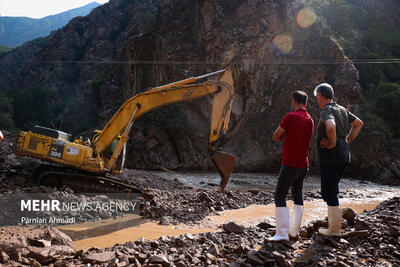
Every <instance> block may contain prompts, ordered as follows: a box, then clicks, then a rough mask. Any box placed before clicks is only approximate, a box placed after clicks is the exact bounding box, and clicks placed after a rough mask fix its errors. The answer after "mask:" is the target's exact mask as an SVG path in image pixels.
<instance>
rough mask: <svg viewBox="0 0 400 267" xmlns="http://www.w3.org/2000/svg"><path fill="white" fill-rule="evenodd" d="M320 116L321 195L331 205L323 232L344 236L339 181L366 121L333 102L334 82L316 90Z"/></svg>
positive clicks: (324, 84)
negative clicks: (341, 231) (326, 227)
mask: <svg viewBox="0 0 400 267" xmlns="http://www.w3.org/2000/svg"><path fill="white" fill-rule="evenodd" d="M314 95H315V97H316V98H317V102H318V105H319V107H320V108H321V113H320V119H319V122H318V128H317V146H318V158H319V164H320V169H321V194H322V198H323V200H324V201H325V202H326V203H327V204H328V222H329V228H328V229H319V233H320V234H323V235H328V236H340V235H341V233H340V229H341V227H342V212H341V210H340V207H339V198H338V195H339V180H340V178H341V177H342V175H343V173H344V170H345V168H346V166H347V164H349V163H350V159H351V157H350V150H349V144H350V143H351V142H352V141H353V140H354V139H355V138H356V137H357V135H358V134H359V132H360V130H361V128H362V126H363V122H362V121H361V120H360V119H359V118H357V116H355V115H354V114H353V113H351V112H350V111H348V110H347V109H345V108H344V107H342V106H340V105H338V104H336V103H335V102H333V97H334V91H333V88H332V86H331V85H330V84H327V83H322V84H320V85H318V86H317V87H316V88H315V90H314Z"/></svg>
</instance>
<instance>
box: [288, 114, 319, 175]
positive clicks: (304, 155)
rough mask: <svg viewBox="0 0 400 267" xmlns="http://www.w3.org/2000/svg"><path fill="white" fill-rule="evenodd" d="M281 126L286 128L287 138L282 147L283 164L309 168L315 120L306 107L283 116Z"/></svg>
mask: <svg viewBox="0 0 400 267" xmlns="http://www.w3.org/2000/svg"><path fill="white" fill-rule="evenodd" d="M280 127H281V128H283V129H285V132H286V139H285V142H284V143H283V149H282V165H284V166H287V167H292V168H307V167H308V166H309V163H308V148H309V147H310V142H311V136H312V134H313V131H314V121H313V119H312V118H311V117H310V115H309V114H308V113H307V110H306V109H305V108H300V109H298V110H296V111H294V112H290V113H288V114H286V115H285V117H283V119H282V121H281V123H280Z"/></svg>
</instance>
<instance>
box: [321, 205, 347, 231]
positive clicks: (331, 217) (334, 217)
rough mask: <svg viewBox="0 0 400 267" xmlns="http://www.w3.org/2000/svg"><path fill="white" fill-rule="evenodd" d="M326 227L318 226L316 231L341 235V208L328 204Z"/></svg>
mask: <svg viewBox="0 0 400 267" xmlns="http://www.w3.org/2000/svg"><path fill="white" fill-rule="evenodd" d="M328 223H329V225H328V229H326V228H320V229H319V230H318V232H319V233H320V234H321V235H326V236H341V235H342V233H341V232H340V231H341V229H342V210H341V209H340V207H339V206H328Z"/></svg>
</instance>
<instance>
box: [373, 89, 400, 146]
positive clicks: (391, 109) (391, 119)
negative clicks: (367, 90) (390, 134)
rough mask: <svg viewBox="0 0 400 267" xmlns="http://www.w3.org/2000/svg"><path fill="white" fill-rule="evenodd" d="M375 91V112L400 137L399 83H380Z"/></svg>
mask: <svg viewBox="0 0 400 267" xmlns="http://www.w3.org/2000/svg"><path fill="white" fill-rule="evenodd" d="M375 93H376V109H377V113H378V114H379V115H381V116H382V117H383V118H384V119H385V121H386V123H388V124H389V125H390V126H391V128H392V129H393V131H394V135H395V137H396V138H398V137H400V113H399V107H400V84H397V83H381V84H380V85H379V87H378V88H377V90H376V92H375Z"/></svg>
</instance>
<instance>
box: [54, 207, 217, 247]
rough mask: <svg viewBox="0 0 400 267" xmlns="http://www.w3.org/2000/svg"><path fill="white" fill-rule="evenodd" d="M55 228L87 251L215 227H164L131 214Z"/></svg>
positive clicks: (196, 232)
mask: <svg viewBox="0 0 400 267" xmlns="http://www.w3.org/2000/svg"><path fill="white" fill-rule="evenodd" d="M58 229H59V230H61V231H63V232H64V233H66V234H67V235H69V236H70V237H71V238H72V240H73V241H74V245H75V247H76V248H77V249H78V250H79V249H83V250H88V249H89V248H91V247H96V248H106V247H111V246H113V245H115V244H117V243H119V244H123V243H125V242H128V241H135V240H137V239H139V238H141V237H144V238H146V239H149V240H152V239H157V238H159V237H161V236H168V235H169V236H173V235H181V234H186V233H191V234H198V233H203V232H213V231H214V232H215V231H217V229H216V228H206V227H189V226H185V225H175V226H163V225H159V224H158V223H155V222H150V221H147V220H144V219H143V218H142V217H140V216H138V215H133V214H129V215H124V216H123V217H121V218H119V219H118V220H112V219H107V220H101V221H97V222H90V223H82V224H75V225H70V226H61V227H59V228H58Z"/></svg>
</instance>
